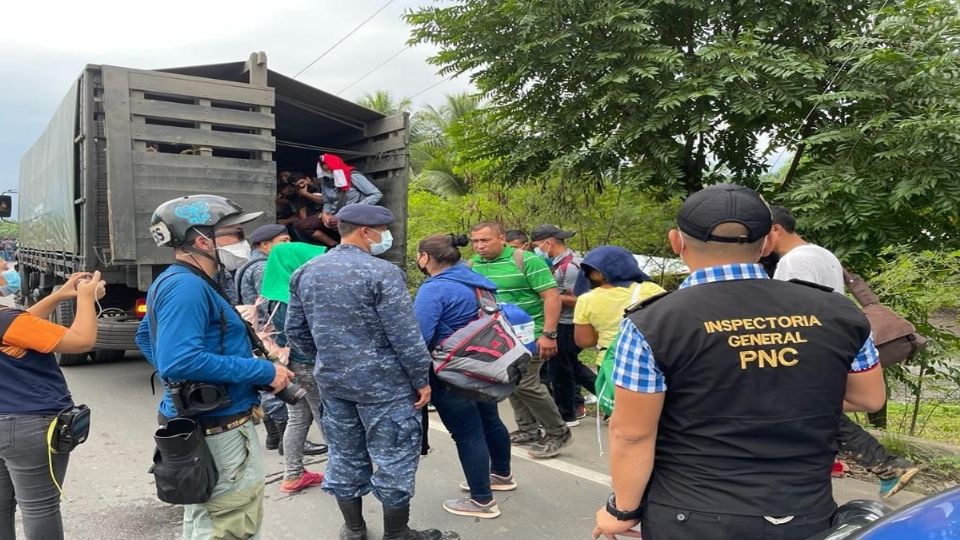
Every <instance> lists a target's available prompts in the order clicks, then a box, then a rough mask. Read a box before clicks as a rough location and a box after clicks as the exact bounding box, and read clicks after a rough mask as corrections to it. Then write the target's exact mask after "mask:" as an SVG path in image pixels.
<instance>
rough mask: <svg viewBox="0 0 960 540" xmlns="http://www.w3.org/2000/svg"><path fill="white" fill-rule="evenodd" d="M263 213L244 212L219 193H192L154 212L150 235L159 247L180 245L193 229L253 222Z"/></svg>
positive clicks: (184, 242)
mask: <svg viewBox="0 0 960 540" xmlns="http://www.w3.org/2000/svg"><path fill="white" fill-rule="evenodd" d="M261 215H263V212H248V213H244V211H243V207H242V206H240V205H239V204H237V203H235V202H233V201H231V200H230V199H227V198H225V197H221V196H219V195H188V196H186V197H180V198H178V199H173V200H170V201H167V202H165V203H163V204H161V205H160V206H158V207H157V209H156V210H154V211H153V217H152V218H150V234H151V235H153V241H154V242H156V244H157V245H158V246H167V247H180V246H182V245H184V244H186V243H187V237H188V235H189V233H190V230H191V229H194V228H197V227H209V228H211V229H216V228H220V227H226V226H229V225H242V224H244V223H249V222H251V221H253V220H255V219H257V218H258V217H260V216H261Z"/></svg>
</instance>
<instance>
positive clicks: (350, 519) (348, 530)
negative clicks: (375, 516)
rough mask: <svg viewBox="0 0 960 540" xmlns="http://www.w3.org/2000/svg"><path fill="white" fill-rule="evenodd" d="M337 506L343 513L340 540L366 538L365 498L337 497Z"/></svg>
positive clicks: (360, 539)
mask: <svg viewBox="0 0 960 540" xmlns="http://www.w3.org/2000/svg"><path fill="white" fill-rule="evenodd" d="M337 506H338V507H340V513H341V514H343V526H342V527H340V540H366V538H367V522H366V521H364V520H363V499H361V498H360V497H357V498H356V499H349V500H347V499H344V500H341V499H337Z"/></svg>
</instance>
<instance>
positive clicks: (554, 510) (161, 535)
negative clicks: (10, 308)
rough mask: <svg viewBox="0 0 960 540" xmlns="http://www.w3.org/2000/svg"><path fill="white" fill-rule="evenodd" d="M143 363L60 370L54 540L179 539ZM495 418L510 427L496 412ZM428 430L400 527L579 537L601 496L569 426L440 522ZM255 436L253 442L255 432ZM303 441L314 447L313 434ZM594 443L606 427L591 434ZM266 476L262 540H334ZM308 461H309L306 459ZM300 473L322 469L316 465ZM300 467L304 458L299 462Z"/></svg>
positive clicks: (849, 492)
mask: <svg viewBox="0 0 960 540" xmlns="http://www.w3.org/2000/svg"><path fill="white" fill-rule="evenodd" d="M151 372H152V368H151V366H150V365H149V364H148V363H147V362H146V361H145V360H143V358H142V357H139V356H134V355H133V354H132V353H130V354H128V357H127V358H125V359H124V360H122V361H119V362H115V363H109V364H91V365H85V366H77V367H71V368H64V373H65V374H66V377H67V380H68V382H69V385H70V389H71V391H72V392H73V395H74V399H75V401H76V402H77V403H86V404H87V405H89V406H90V408H91V409H92V411H93V416H92V428H91V434H90V439H89V441H88V442H87V443H85V444H84V445H82V446H80V447H78V448H77V449H76V450H75V451H74V453H73V454H72V456H71V462H70V466H69V469H68V472H67V478H66V481H65V485H64V488H65V500H64V502H63V514H64V524H65V528H66V536H67V538H69V539H77V540H87V539H90V540H95V539H96V540H100V539H105V538H110V539H126V538H130V539H134V538H136V539H153V538H156V539H173V538H178V537H179V531H180V518H181V513H182V510H181V508H179V507H176V506H170V505H167V504H164V503H161V502H159V501H158V500H157V498H156V495H155V489H154V485H153V483H152V477H151V476H150V475H148V474H147V469H148V468H149V466H150V463H151V457H152V452H153V441H152V434H153V430H154V429H155V426H156V404H157V401H158V399H159V398H158V397H157V396H152V395H151V393H150V382H149V381H150V375H151ZM501 412H502V417H503V418H504V420H505V421H506V422H507V423H508V425H509V424H512V418H513V415H512V413H511V411H510V410H509V407H508V406H507V405H506V404H504V405H503V406H502V409H501ZM432 416H433V418H432V422H431V429H430V430H429V437H430V443H431V446H432V447H433V450H432V452H431V453H430V455H429V456H427V457H426V458H424V459H423V460H422V461H421V464H420V470H419V473H418V477H417V494H416V497H415V498H414V501H413V506H412V518H411V525H413V526H416V527H421V528H424V527H433V528H438V529H441V530H444V531H450V534H448V535H447V538H449V539H456V538H462V539H465V540H472V539H487V538H503V539H508V538H509V539H516V538H529V539H541V538H551V539H571V540H573V539H577V540H580V539H586V538H589V537H590V531H591V529H592V526H593V522H594V519H593V515H594V513H595V512H596V510H597V508H599V507H600V505H601V504H602V503H603V502H604V501H605V500H606V496H607V494H608V493H609V492H610V487H609V476H608V468H607V462H606V460H607V456H606V455H601V453H600V450H599V447H598V443H597V426H596V424H595V422H590V421H583V423H582V424H581V425H580V426H578V427H576V428H573V429H574V437H575V440H574V443H573V444H572V445H571V446H569V447H568V448H567V449H565V450H566V451H565V452H564V453H563V454H561V456H560V457H559V458H558V459H551V460H546V461H533V460H530V459H529V458H526V457H525V450H524V449H522V448H514V456H515V458H514V460H513V466H514V472H515V474H516V478H517V481H518V483H519V484H520V487H519V489H517V490H516V491H513V492H506V493H500V494H497V500H498V503H499V506H500V509H501V511H502V515H501V517H499V518H497V519H493V520H480V519H474V518H465V517H459V516H454V515H451V514H448V513H447V512H445V511H444V510H443V509H442V508H441V503H442V502H443V501H444V500H445V499H448V498H454V497H459V496H462V495H461V492H460V491H459V489H458V487H457V485H458V484H459V482H461V481H462V479H463V476H462V472H461V470H460V466H459V462H458V460H457V454H456V448H455V446H454V444H453V442H452V440H451V439H450V437H449V435H447V434H446V433H445V432H444V431H442V425H441V424H440V422H439V419H437V418H436V416H435V415H432ZM259 429H260V435H261V441H262V440H263V430H262V427H261V428H259ZM310 438H311V440H314V441H320V440H321V438H320V437H319V435H318V434H317V433H316V428H315V427H314V432H312V433H311V436H310ZM601 438H602V440H603V443H604V446H606V427H605V426H601ZM264 456H265V460H266V461H265V462H266V469H267V473H268V478H267V481H268V485H267V488H266V503H265V504H266V518H265V522H264V525H263V529H262V537H263V538H264V539H268V540H270V539H286V538H290V539H301V538H312V539H319V540H326V539H335V538H337V530H338V528H339V525H340V515H339V512H338V511H337V508H336V504H335V502H334V500H333V498H332V497H331V496H328V495H326V494H324V493H323V492H322V491H321V490H320V489H319V488H312V489H309V490H307V491H305V492H301V493H300V494H296V495H292V496H289V495H285V494H282V493H281V492H280V490H279V479H280V476H281V473H282V461H281V460H282V458H281V457H279V456H278V455H277V453H276V452H269V451H265V454H264ZM308 459H311V458H308ZM313 461H314V464H312V465H309V464H308V468H310V469H312V470H322V469H323V459H322V457H321V459H319V460H317V459H313ZM308 463H309V462H308ZM876 492H877V485H876V484H869V483H866V482H861V481H858V480H853V479H843V480H835V481H834V495H835V497H836V498H837V500H838V502H840V503H842V502H846V501H848V500H851V499H856V498H875V497H876ZM918 497H919V496H918V495H915V494H913V493H907V492H903V493H900V494H898V495H896V496H895V497H893V498H892V499H891V500H890V501H887V504H889V505H890V506H900V505H903V504H906V503H908V502H910V501H912V500H914V499H916V498H918ZM364 502H365V504H366V508H365V513H366V516H367V522H368V525H369V528H370V533H371V534H370V538H379V535H380V534H381V531H382V525H381V515H382V514H381V512H380V509H379V505H378V504H377V502H376V500H375V499H374V498H373V497H372V496H368V497H366V498H365V501H364Z"/></svg>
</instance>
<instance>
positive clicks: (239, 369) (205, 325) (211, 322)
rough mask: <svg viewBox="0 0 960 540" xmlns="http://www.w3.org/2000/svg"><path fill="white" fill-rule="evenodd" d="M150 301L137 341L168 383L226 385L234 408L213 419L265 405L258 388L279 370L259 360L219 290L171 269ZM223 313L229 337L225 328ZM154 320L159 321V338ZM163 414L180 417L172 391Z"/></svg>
mask: <svg viewBox="0 0 960 540" xmlns="http://www.w3.org/2000/svg"><path fill="white" fill-rule="evenodd" d="M168 275H169V277H167V276H168ZM148 301H149V302H150V303H151V304H150V306H149V308H150V309H149V312H148V314H147V316H146V317H144V319H143V321H141V323H140V327H139V328H138V329H137V338H136V341H137V346H138V347H140V350H141V351H143V355H144V356H145V357H146V358H147V360H148V361H149V362H150V363H151V364H153V365H154V367H155V368H156V369H157V371H158V372H159V375H160V377H161V378H162V379H168V380H170V381H197V382H209V383H223V384H224V385H225V386H226V388H227V392H228V393H229V395H230V399H231V400H232V402H233V403H232V405H230V406H229V407H225V408H222V409H218V410H216V411H212V412H211V413H209V414H208V416H227V415H231V414H236V413H240V412H244V411H247V410H250V408H251V407H253V406H254V405H255V404H256V403H258V402H259V398H258V395H257V391H256V390H255V389H254V387H255V386H258V385H268V384H270V383H271V382H272V381H273V378H274V373H275V370H274V367H273V365H272V364H271V363H270V362H268V361H266V360H260V359H257V358H254V357H253V353H252V351H251V347H250V340H249V338H248V337H247V331H246V327H245V326H244V323H243V321H242V320H241V319H240V317H239V316H238V315H237V313H236V312H235V311H234V310H233V308H231V306H230V304H228V303H227V302H226V300H224V299H223V297H222V296H220V294H218V293H217V291H216V290H214V289H213V287H211V286H210V285H208V284H207V283H206V282H205V281H204V280H203V279H201V278H200V277H199V276H196V275H194V274H193V273H192V272H191V271H190V270H188V269H186V268H183V267H180V266H171V267H170V268H168V269H167V270H166V271H164V272H163V274H161V275H160V276H159V277H158V278H157V280H156V281H155V282H154V284H153V286H151V287H150V292H149V293H148ZM221 313H222V316H223V318H224V321H225V322H226V331H225V332H221V328H220V321H221ZM152 316H156V318H157V320H156V334H155V335H153V336H151V334H152V332H151V329H150V326H151V325H150V318H151V317H152ZM151 337H152V338H153V339H151ZM221 340H222V351H221ZM160 413H161V414H163V415H164V416H167V417H174V416H176V415H177V412H176V409H175V408H174V407H173V402H172V401H171V399H170V396H169V394H168V392H167V391H166V390H164V396H163V400H161V402H160Z"/></svg>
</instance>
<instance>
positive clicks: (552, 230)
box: [530, 225, 577, 242]
mask: <svg viewBox="0 0 960 540" xmlns="http://www.w3.org/2000/svg"><path fill="white" fill-rule="evenodd" d="M575 234H577V233H575V232H573V231H565V230H563V229H561V228H560V227H557V226H556V225H540V226H539V227H537V228H536V229H534V230H533V232H532V233H530V239H531V240H533V241H534V242H539V241H541V240H546V239H547V238H559V239H560V240H566V239H567V238H570V237H572V236H573V235H575Z"/></svg>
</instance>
